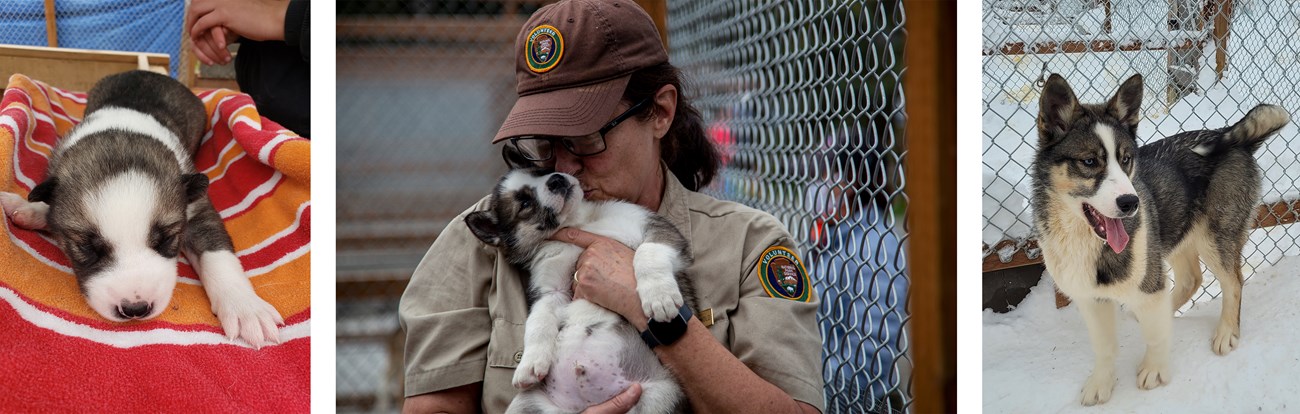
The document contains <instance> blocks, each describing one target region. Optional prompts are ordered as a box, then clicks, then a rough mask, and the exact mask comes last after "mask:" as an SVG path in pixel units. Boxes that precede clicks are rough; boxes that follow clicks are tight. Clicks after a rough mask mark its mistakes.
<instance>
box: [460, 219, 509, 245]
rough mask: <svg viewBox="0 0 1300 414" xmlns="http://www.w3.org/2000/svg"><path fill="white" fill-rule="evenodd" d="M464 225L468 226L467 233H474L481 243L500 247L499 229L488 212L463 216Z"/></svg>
mask: <svg viewBox="0 0 1300 414" xmlns="http://www.w3.org/2000/svg"><path fill="white" fill-rule="evenodd" d="M465 225H467V226H469V231H470V232H472V233H474V237H478V239H479V240H482V241H483V243H487V244H489V245H492V246H497V247H501V228H500V227H499V226H497V220H496V218H495V217H494V216H493V215H492V213H491V212H489V211H475V212H473V213H469V215H467V216H465Z"/></svg>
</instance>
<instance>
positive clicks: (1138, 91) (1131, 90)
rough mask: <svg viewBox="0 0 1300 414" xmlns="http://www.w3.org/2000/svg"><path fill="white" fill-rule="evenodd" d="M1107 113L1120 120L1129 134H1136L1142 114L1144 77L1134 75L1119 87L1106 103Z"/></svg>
mask: <svg viewBox="0 0 1300 414" xmlns="http://www.w3.org/2000/svg"><path fill="white" fill-rule="evenodd" d="M1106 113H1108V114H1110V116H1113V117H1115V119H1118V120H1119V122H1120V123H1121V124H1123V126H1124V127H1125V128H1128V129H1129V132H1136V131H1137V125H1138V120H1139V119H1140V118H1141V113H1142V75H1133V76H1131V77H1129V78H1128V80H1126V81H1124V83H1122V84H1120V85H1119V91H1117V92H1115V96H1112V97H1111V98H1110V101H1107V102H1106Z"/></svg>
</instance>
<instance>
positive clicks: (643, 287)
mask: <svg viewBox="0 0 1300 414" xmlns="http://www.w3.org/2000/svg"><path fill="white" fill-rule="evenodd" d="M636 291H637V294H638V295H640V296H641V310H642V311H644V312H645V316H646V317H649V318H650V319H653V320H656V321H660V322H668V321H670V320H672V319H673V318H674V317H676V316H677V310H678V309H679V308H681V307H682V303H684V302H683V300H682V292H681V291H679V290H678V289H677V282H676V281H674V280H672V279H671V278H668V279H665V280H640V281H637V286H636Z"/></svg>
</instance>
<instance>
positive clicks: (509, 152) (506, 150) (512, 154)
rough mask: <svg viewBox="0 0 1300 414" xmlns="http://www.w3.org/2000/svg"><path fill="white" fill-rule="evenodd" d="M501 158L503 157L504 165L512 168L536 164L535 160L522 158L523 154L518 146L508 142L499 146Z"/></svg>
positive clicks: (529, 166) (528, 166)
mask: <svg viewBox="0 0 1300 414" xmlns="http://www.w3.org/2000/svg"><path fill="white" fill-rule="evenodd" d="M501 158H505V160H506V166H507V167H510V169H512V170H516V169H520V168H532V167H536V166H537V163H536V162H533V161H529V160H528V158H524V154H523V153H521V152H519V148H518V147H515V146H514V144H511V143H509V142H507V143H506V145H505V146H503V147H501Z"/></svg>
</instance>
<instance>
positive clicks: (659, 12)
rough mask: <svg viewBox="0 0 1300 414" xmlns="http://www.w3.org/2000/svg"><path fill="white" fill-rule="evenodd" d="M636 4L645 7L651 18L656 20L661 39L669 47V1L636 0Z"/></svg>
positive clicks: (665, 46)
mask: <svg viewBox="0 0 1300 414" xmlns="http://www.w3.org/2000/svg"><path fill="white" fill-rule="evenodd" d="M636 4H637V5H639V6H641V8H642V9H645V11H646V14H649V15H650V19H651V20H654V22H655V28H657V29H659V40H660V41H662V42H663V43H664V48H667V47H668V2H667V1H665V0H636Z"/></svg>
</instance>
